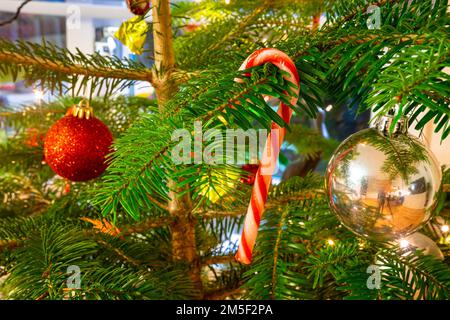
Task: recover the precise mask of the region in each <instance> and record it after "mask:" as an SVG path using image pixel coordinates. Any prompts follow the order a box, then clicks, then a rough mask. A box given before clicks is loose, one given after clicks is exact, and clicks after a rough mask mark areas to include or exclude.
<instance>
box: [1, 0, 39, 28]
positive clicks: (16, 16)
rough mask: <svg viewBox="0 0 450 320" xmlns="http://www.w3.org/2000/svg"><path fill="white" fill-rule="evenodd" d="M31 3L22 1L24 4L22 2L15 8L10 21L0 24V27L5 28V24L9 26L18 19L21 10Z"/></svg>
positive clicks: (28, 0)
mask: <svg viewBox="0 0 450 320" xmlns="http://www.w3.org/2000/svg"><path fill="white" fill-rule="evenodd" d="M31 1H32V0H24V2H22V3H21V4H20V6H19V7H18V8H17V10H16V13H14V15H13V16H12V17H11V18H10V19H8V20H5V21H2V22H0V27H3V26H6V25H7V24H10V23H12V22H14V21H15V20H17V19H18V18H19V15H20V11H22V8H23V7H25V5H26V4H27V3H29V2H31Z"/></svg>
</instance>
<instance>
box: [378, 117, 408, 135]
mask: <svg viewBox="0 0 450 320" xmlns="http://www.w3.org/2000/svg"><path fill="white" fill-rule="evenodd" d="M394 122H395V117H394V116H391V115H387V116H382V117H381V119H380V120H378V122H377V124H376V128H377V130H378V131H379V132H380V133H381V134H383V135H384V136H386V137H389V136H397V135H399V134H406V133H407V132H408V118H407V117H401V118H400V119H398V121H397V122H395V124H394ZM393 125H394V127H393V128H392V126H393Z"/></svg>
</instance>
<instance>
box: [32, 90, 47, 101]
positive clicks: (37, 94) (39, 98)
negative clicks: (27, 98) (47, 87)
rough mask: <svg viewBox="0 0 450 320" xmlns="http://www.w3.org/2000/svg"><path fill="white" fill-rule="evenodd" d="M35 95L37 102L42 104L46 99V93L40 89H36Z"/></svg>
mask: <svg viewBox="0 0 450 320" xmlns="http://www.w3.org/2000/svg"><path fill="white" fill-rule="evenodd" d="M33 93H34V97H35V99H36V101H37V102H41V101H42V99H44V91H42V90H39V89H34V90H33Z"/></svg>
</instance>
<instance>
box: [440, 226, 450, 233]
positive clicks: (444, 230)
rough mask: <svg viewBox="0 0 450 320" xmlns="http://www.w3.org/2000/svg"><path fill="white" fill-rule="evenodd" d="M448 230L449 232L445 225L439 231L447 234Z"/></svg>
mask: <svg viewBox="0 0 450 320" xmlns="http://www.w3.org/2000/svg"><path fill="white" fill-rule="evenodd" d="M448 230H450V227H449V226H448V225H446V224H445V225H443V226H442V227H441V231H442V232H444V233H447V232H448Z"/></svg>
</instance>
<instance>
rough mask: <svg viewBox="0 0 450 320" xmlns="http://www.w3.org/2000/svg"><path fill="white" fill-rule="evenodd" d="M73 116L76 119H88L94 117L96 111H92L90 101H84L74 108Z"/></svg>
mask: <svg viewBox="0 0 450 320" xmlns="http://www.w3.org/2000/svg"><path fill="white" fill-rule="evenodd" d="M72 115H73V116H74V117H76V118H80V119H83V118H84V119H86V120H89V118H91V117H94V110H93V109H92V107H91V105H90V103H89V100H86V99H82V100H81V101H80V102H79V103H78V105H76V106H73V108H72Z"/></svg>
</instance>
